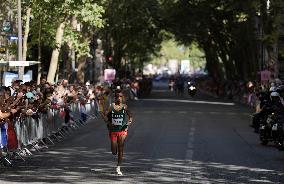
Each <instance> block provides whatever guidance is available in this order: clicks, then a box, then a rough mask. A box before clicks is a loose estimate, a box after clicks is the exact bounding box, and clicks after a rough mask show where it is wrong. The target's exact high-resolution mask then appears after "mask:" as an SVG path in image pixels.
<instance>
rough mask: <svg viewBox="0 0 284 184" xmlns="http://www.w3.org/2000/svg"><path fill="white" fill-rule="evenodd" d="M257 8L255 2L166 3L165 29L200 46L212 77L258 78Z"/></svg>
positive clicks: (164, 4)
mask: <svg viewBox="0 0 284 184" xmlns="http://www.w3.org/2000/svg"><path fill="white" fill-rule="evenodd" d="M257 6H258V1H254V0H252V1H233V0H227V1H214V0H203V1H197V0H190V1H187V0H180V1H167V0H164V1H163V9H164V14H163V15H164V16H163V17H164V20H166V27H165V29H166V30H168V31H170V32H172V33H173V34H174V35H175V37H176V39H177V40H178V41H179V42H181V43H184V44H187V45H189V44H191V43H192V42H193V41H196V42H197V43H198V45H199V46H200V47H201V48H202V49H203V50H204V52H205V56H206V60H207V63H206V69H207V70H208V72H209V74H210V75H211V76H212V77H214V78H216V79H235V78H239V79H249V78H255V75H256V72H257V68H256V67H255V66H257V57H256V55H257V49H256V32H255V15H256V12H257ZM244 38H245V39H244Z"/></svg>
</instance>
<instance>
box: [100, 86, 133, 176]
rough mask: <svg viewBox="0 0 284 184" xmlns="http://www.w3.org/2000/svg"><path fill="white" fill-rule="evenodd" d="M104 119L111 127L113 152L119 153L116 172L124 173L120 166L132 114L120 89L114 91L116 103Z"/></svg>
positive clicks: (109, 127)
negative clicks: (124, 101)
mask: <svg viewBox="0 0 284 184" xmlns="http://www.w3.org/2000/svg"><path fill="white" fill-rule="evenodd" d="M126 114H127V116H128V122H127V120H126ZM104 120H105V121H106V122H107V126H108V129H109V138H110V140H111V152H112V154H113V155H117V152H118V161H117V167H116V172H117V174H118V175H120V176H121V175H122V172H121V170H120V166H121V163H122V159H123V151H124V142H125V138H126V136H127V131H128V125H130V124H131V123H132V120H133V118H132V115H131V114H130V112H129V109H128V106H127V105H126V104H124V103H123V94H122V92H121V91H120V90H116V91H115V93H114V103H112V104H111V105H110V107H109V109H108V111H107V112H106V114H105V115H104Z"/></svg>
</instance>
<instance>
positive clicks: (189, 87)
mask: <svg viewBox="0 0 284 184" xmlns="http://www.w3.org/2000/svg"><path fill="white" fill-rule="evenodd" d="M187 91H188V94H189V95H190V96H192V97H193V96H194V95H195V94H196V87H195V85H194V84H193V83H192V82H187Z"/></svg>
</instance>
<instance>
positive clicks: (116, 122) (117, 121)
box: [112, 118, 123, 126]
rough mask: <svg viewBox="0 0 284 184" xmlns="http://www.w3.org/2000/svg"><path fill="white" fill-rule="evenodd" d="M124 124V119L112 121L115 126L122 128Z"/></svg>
mask: <svg viewBox="0 0 284 184" xmlns="http://www.w3.org/2000/svg"><path fill="white" fill-rule="evenodd" d="M122 123H123V118H116V119H114V118H113V119H112V124H113V125H119V126H122Z"/></svg>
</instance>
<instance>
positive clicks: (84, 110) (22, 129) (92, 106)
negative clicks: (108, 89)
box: [0, 100, 100, 165]
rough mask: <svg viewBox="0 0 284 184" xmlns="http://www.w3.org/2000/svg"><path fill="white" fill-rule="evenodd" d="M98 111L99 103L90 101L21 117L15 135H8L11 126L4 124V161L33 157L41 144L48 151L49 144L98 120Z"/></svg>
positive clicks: (1, 133) (1, 142)
mask: <svg viewBox="0 0 284 184" xmlns="http://www.w3.org/2000/svg"><path fill="white" fill-rule="evenodd" d="M99 111H100V109H99V105H98V102H97V101H96V100H91V101H90V100H89V101H88V102H87V103H86V104H84V105H83V104H81V103H79V102H78V103H72V104H70V105H69V106H68V108H65V109H63V108H61V109H49V110H48V111H47V112H46V113H36V114H34V115H33V116H26V117H18V118H15V119H14V122H13V125H14V126H12V127H13V129H14V130H15V131H13V132H15V135H13V134H10V133H9V127H8V126H10V125H9V124H8V123H7V122H6V123H4V124H2V125H1V131H0V147H1V152H2V158H1V162H2V163H3V164H4V165H12V162H11V160H13V159H15V158H17V159H18V158H19V159H21V160H23V161H25V157H26V156H29V155H32V151H31V150H35V151H39V146H38V145H41V148H42V147H46V148H47V147H48V144H55V141H60V139H62V138H64V137H66V136H68V135H69V134H71V133H72V132H73V131H75V130H76V129H78V128H79V127H81V126H83V125H84V124H85V122H86V121H87V119H97V118H98V115H99ZM15 142H16V143H15ZM13 145H14V146H13ZM15 145H16V146H15Z"/></svg>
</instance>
